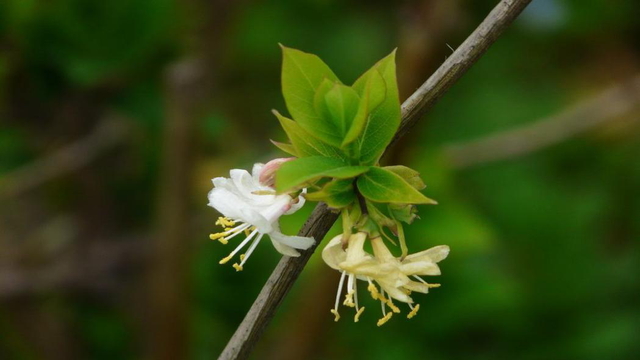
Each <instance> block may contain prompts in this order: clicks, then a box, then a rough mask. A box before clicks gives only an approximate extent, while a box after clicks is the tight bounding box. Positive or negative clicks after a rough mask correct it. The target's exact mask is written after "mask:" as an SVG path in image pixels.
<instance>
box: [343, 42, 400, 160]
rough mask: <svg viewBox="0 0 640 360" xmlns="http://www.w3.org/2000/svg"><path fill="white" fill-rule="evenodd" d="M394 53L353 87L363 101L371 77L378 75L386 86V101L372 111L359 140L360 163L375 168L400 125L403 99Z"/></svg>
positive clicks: (375, 66) (364, 75)
mask: <svg viewBox="0 0 640 360" xmlns="http://www.w3.org/2000/svg"><path fill="white" fill-rule="evenodd" d="M395 55H396V52H395V50H394V51H393V52H392V53H391V54H390V55H388V56H387V57H385V58H384V59H382V60H380V61H379V62H378V63H376V64H375V65H374V66H373V67H372V68H371V69H369V70H368V71H367V72H366V73H364V74H363V75H362V76H361V77H360V78H359V79H358V80H356V82H355V83H354V84H353V88H354V90H356V92H357V93H358V94H359V95H360V97H361V98H362V97H363V96H364V93H365V90H366V88H367V83H368V82H369V80H370V79H371V77H373V76H375V74H376V72H379V73H380V74H381V75H382V77H383V79H384V82H385V84H386V87H385V97H384V101H382V103H381V104H380V105H379V106H378V107H376V108H375V109H373V110H372V111H371V114H370V115H369V119H368V121H367V122H366V124H365V126H364V129H363V130H362V134H361V135H360V137H359V138H358V148H359V153H360V162H361V163H362V164H366V165H374V164H376V163H377V162H378V160H380V156H382V153H383V152H384V150H385V148H386V147H387V145H389V143H390V142H391V139H392V138H393V136H394V134H395V132H396V130H398V126H399V125H400V116H401V115H400V99H399V95H398V84H397V81H396V63H395Z"/></svg>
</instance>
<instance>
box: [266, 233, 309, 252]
mask: <svg viewBox="0 0 640 360" xmlns="http://www.w3.org/2000/svg"><path fill="white" fill-rule="evenodd" d="M269 236H270V237H271V240H275V241H277V242H279V243H281V244H284V245H287V246H290V247H292V248H295V249H300V250H306V249H308V248H310V247H311V246H313V244H315V243H316V241H315V240H314V239H313V238H312V237H303V236H290V235H285V234H283V233H281V232H279V231H272V232H271V233H269Z"/></svg>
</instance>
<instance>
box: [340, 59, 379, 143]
mask: <svg viewBox="0 0 640 360" xmlns="http://www.w3.org/2000/svg"><path fill="white" fill-rule="evenodd" d="M386 88H387V85H386V84H385V82H384V78H383V77H382V75H381V74H380V72H379V71H374V72H373V73H371V75H370V76H369V79H368V80H367V82H366V85H365V88H364V89H363V90H362V91H361V98H360V104H359V106H358V112H357V114H356V116H355V118H354V119H353V122H352V123H351V127H350V128H349V130H348V131H347V133H346V135H345V136H344V139H343V140H342V144H341V147H345V146H347V145H348V144H350V143H352V142H353V141H354V140H356V139H357V138H358V136H360V134H361V133H362V130H364V126H365V125H366V123H367V121H368V120H369V114H370V113H371V111H373V110H374V109H375V108H377V107H378V106H380V104H381V103H382V102H383V101H384V99H385V97H386V91H387V90H386Z"/></svg>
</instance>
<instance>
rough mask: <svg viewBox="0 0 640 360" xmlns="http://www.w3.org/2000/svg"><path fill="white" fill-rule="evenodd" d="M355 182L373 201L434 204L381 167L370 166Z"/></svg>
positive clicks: (365, 195)
mask: <svg viewBox="0 0 640 360" xmlns="http://www.w3.org/2000/svg"><path fill="white" fill-rule="evenodd" d="M285 164H286V163H285ZM283 166H284V165H283ZM357 184H358V190H360V193H361V194H362V195H363V196H364V197H366V198H367V199H369V200H371V201H374V202H382V203H395V204H436V202H435V201H434V200H431V199H429V198H428V197H426V196H424V195H422V194H421V193H420V192H419V191H418V190H416V189H415V188H414V187H413V186H411V185H410V184H409V183H407V182H406V181H405V180H404V179H403V178H402V177H400V176H399V175H398V174H396V173H394V172H392V171H389V170H385V169H383V168H379V167H372V168H371V169H369V171H368V172H367V173H365V174H363V175H362V176H360V177H359V178H358V182H357Z"/></svg>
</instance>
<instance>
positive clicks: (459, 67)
mask: <svg viewBox="0 0 640 360" xmlns="http://www.w3.org/2000/svg"><path fill="white" fill-rule="evenodd" d="M530 2H531V0H503V1H501V2H499V3H498V4H497V5H496V7H495V8H494V9H493V10H492V11H491V12H490V13H489V15H488V16H487V17H486V19H484V21H483V22H482V23H481V24H480V25H479V26H478V28H477V29H476V30H474V32H473V33H472V34H471V35H470V36H469V37H468V38H467V39H466V40H465V41H464V42H463V43H462V44H461V45H460V46H459V47H458V49H456V50H455V51H454V53H453V54H452V55H451V56H450V57H449V58H447V60H446V61H445V62H444V63H443V64H442V65H441V66H440V67H439V68H438V70H436V72H435V73H434V74H433V75H432V76H431V77H429V79H427V81H426V82H425V83H424V84H423V85H422V86H420V88H419V89H418V90H417V91H416V92H414V93H413V95H411V96H410V97H409V99H407V100H406V101H405V102H404V103H403V104H402V122H401V124H400V128H399V129H398V132H397V133H396V136H395V137H394V140H393V141H392V143H391V145H389V146H392V145H393V144H394V143H396V142H397V141H398V140H399V139H400V138H402V136H404V135H405V134H406V133H407V132H409V130H410V129H411V128H412V127H413V126H414V125H415V124H416V123H417V122H418V120H420V118H422V115H424V114H425V112H426V111H427V110H429V109H430V108H431V107H432V106H433V105H434V104H435V103H436V102H437V100H438V99H440V97H442V95H444V93H446V92H447V91H448V90H449V89H450V88H451V86H453V84H455V83H456V81H457V80H458V79H459V78H460V77H461V76H462V75H463V74H464V73H465V72H466V71H467V70H468V69H469V68H470V67H471V66H472V65H473V64H474V63H475V62H476V61H477V60H478V59H479V58H480V57H481V56H482V55H483V54H484V53H485V52H486V50H487V49H488V48H489V47H490V46H491V45H492V44H493V43H494V42H495V41H496V40H497V38H498V37H499V36H500V35H501V34H502V32H503V31H504V30H505V29H506V28H507V27H508V26H509V25H510V24H511V23H512V22H513V20H514V19H515V18H516V17H517V16H518V15H519V14H520V13H521V12H522V10H524V8H525V7H526V6H527V5H528V4H529V3H530ZM336 219H337V215H336V214H334V213H332V212H331V211H330V210H329V209H328V208H327V207H326V205H324V204H319V205H318V206H317V207H316V209H315V210H314V212H313V213H312V214H311V216H310V217H309V219H307V222H306V223H305V224H304V226H303V227H302V229H300V232H299V233H298V235H300V236H312V237H313V238H315V239H316V240H318V241H317V244H316V245H315V246H314V247H312V248H311V249H309V250H308V251H305V252H303V254H302V255H301V256H300V257H297V258H291V257H283V258H282V260H280V262H279V263H278V266H277V267H276V269H275V270H274V271H273V272H272V273H271V276H270V277H269V279H268V280H267V283H266V284H265V286H264V287H263V288H262V290H261V291H260V294H258V297H257V298H256V300H255V302H254V303H253V305H252V306H251V308H250V309H249V311H248V312H247V315H246V316H245V318H244V320H242V323H241V324H240V326H239V327H238V329H237V330H236V332H235V333H234V335H233V336H232V338H231V339H230V340H229V343H227V346H226V347H225V349H224V351H223V352H222V354H220V357H219V359H224V360H227V359H246V358H248V357H249V355H250V353H251V351H252V350H253V348H254V347H255V345H256V343H257V342H258V341H259V340H260V337H261V336H262V333H263V332H264V330H265V328H266V327H267V325H268V324H269V322H270V321H271V319H272V318H273V316H274V315H275V312H276V309H277V308H278V306H279V305H280V304H281V303H282V300H283V299H284V297H285V296H286V294H287V293H288V292H289V290H290V289H291V287H292V286H293V284H294V282H295V281H296V279H297V278H298V276H300V273H301V272H302V269H303V268H304V267H305V265H306V263H307V262H308V261H309V258H310V257H311V255H312V254H313V252H314V251H315V249H316V248H317V246H318V245H319V243H320V240H321V239H323V238H324V236H325V235H326V233H327V232H328V231H329V229H330V228H331V226H332V225H333V223H334V222H335V220H336Z"/></svg>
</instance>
